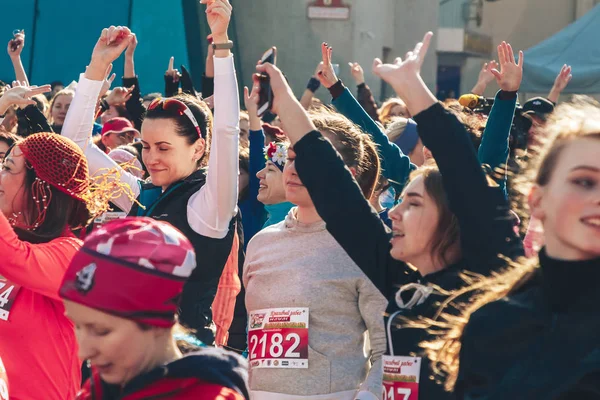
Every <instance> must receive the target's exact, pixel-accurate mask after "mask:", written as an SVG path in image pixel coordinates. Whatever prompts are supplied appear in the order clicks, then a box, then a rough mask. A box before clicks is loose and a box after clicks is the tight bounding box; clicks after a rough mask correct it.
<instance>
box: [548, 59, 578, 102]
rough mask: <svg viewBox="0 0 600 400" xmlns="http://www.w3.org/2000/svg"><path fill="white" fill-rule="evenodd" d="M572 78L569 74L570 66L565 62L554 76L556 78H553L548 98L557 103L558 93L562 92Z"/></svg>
mask: <svg viewBox="0 0 600 400" xmlns="http://www.w3.org/2000/svg"><path fill="white" fill-rule="evenodd" d="M572 78H573V75H572V74H571V66H570V65H567V64H565V65H563V67H562V68H561V70H560V72H559V73H558V75H557V76H556V79H555V80H554V85H552V89H551V90H550V93H549V94H548V100H550V101H551V102H553V103H554V104H556V103H558V98H559V97H560V94H561V93H562V92H563V90H565V88H566V87H567V85H568V84H569V82H571V79H572Z"/></svg>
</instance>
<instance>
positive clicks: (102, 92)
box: [98, 64, 117, 98]
mask: <svg viewBox="0 0 600 400" xmlns="http://www.w3.org/2000/svg"><path fill="white" fill-rule="evenodd" d="M112 68H113V65H112V64H109V66H108V68H107V69H106V78H104V82H103V83H102V89H100V95H99V96H98V97H99V98H102V97H104V95H105V94H106V92H108V89H110V87H111V86H112V83H113V81H114V80H115V78H116V77H117V74H112V75H111V74H110V73H111V72H112Z"/></svg>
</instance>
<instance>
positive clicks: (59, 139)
mask: <svg viewBox="0 0 600 400" xmlns="http://www.w3.org/2000/svg"><path fill="white" fill-rule="evenodd" d="M18 147H19V149H21V151H22V152H23V155H24V156H25V159H26V160H27V162H28V163H29V164H30V165H31V167H32V168H33V169H34V171H35V173H36V175H37V177H38V178H39V179H41V180H42V181H44V182H46V183H48V184H50V185H52V186H54V187H55V188H57V189H58V190H60V191H61V192H64V193H66V194H68V195H69V196H71V197H73V198H75V199H77V200H81V201H84V202H85V201H86V200H85V199H84V197H83V196H84V195H85V194H87V192H88V190H89V185H90V180H89V174H88V164H87V159H86V158H85V155H84V154H83V151H81V149H80V148H79V146H77V145H76V144H75V143H73V142H72V141H71V140H69V139H67V138H65V137H64V136H60V135H57V134H55V133H36V134H34V135H31V136H29V137H27V138H26V139H25V140H23V141H22V142H20V143H19V144H18Z"/></svg>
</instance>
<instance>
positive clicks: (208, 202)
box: [187, 0, 240, 239]
mask: <svg viewBox="0 0 600 400" xmlns="http://www.w3.org/2000/svg"><path fill="white" fill-rule="evenodd" d="M207 3H210V4H209V5H208V7H207V9H206V13H207V20H208V24H209V25H210V28H211V31H212V33H213V38H214V40H215V43H226V42H227V41H228V40H229V38H228V36H227V27H228V25H229V21H230V18H231V10H232V7H231V5H230V4H229V0H215V1H213V2H210V0H202V4H207ZM214 63H215V94H214V102H215V113H214V115H215V117H214V129H213V135H212V138H211V147H210V159H209V161H208V176H207V177H206V184H205V185H204V186H203V187H202V188H201V189H200V190H199V191H198V192H197V193H196V194H194V195H193V196H192V197H191V198H190V200H189V203H188V208H187V213H188V221H190V226H191V227H192V228H193V229H194V230H195V231H196V232H198V233H199V234H201V235H204V236H208V237H211V238H217V239H222V238H224V237H225V236H226V235H227V232H228V230H229V223H230V221H231V218H232V217H233V216H234V215H235V213H236V207H237V206H236V204H237V197H238V173H239V161H238V158H239V155H238V149H239V131H240V129H239V121H240V106H239V104H240V102H239V97H238V86H237V78H236V75H235V66H234V62H233V55H232V54H231V52H230V51H229V50H217V51H215V59H214Z"/></svg>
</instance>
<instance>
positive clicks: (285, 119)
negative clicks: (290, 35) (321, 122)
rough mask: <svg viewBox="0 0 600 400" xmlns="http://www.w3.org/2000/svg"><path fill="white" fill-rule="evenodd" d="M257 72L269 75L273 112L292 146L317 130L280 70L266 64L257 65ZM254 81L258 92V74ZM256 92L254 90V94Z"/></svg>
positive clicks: (253, 78)
mask: <svg viewBox="0 0 600 400" xmlns="http://www.w3.org/2000/svg"><path fill="white" fill-rule="evenodd" d="M256 71H257V72H258V73H259V74H260V73H263V74H267V75H269V78H270V82H271V90H273V107H272V110H271V111H272V112H273V113H275V114H277V115H278V116H279V119H280V120H281V123H282V124H283V128H284V131H285V133H286V135H287V136H288V138H289V139H290V141H291V143H292V145H293V144H295V143H296V142H297V141H298V140H300V139H301V138H302V137H303V136H304V135H306V134H307V133H308V132H310V131H312V130H314V129H315V126H314V124H313V123H312V122H311V120H310V118H309V117H308V115H307V114H306V111H305V110H304V108H303V107H302V105H301V104H300V102H299V101H298V100H297V99H296V96H294V92H292V89H291V88H290V86H289V85H288V83H287V81H286V79H285V77H284V76H283V73H282V72H281V70H280V69H279V68H277V67H276V66H274V65H273V64H270V63H265V64H260V65H257V66H256ZM252 80H253V82H254V86H255V87H256V88H257V90H258V87H259V76H258V74H254V75H253V76H252ZM254 91H255V90H254V88H253V90H252V92H254Z"/></svg>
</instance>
